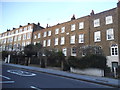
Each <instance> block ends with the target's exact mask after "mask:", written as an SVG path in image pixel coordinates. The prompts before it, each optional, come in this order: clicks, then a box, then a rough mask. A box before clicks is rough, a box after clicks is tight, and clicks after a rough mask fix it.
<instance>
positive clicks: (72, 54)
mask: <svg viewBox="0 0 120 90" xmlns="http://www.w3.org/2000/svg"><path fill="white" fill-rule="evenodd" d="M73 49H75V50H76V47H72V48H71V56H76V55H77V54H76V53H73ZM76 51H77V50H76Z"/></svg>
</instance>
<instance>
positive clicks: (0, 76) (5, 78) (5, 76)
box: [0, 75, 11, 80]
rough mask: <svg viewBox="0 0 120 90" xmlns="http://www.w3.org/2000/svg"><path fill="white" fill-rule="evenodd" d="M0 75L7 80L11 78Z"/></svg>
mask: <svg viewBox="0 0 120 90" xmlns="http://www.w3.org/2000/svg"><path fill="white" fill-rule="evenodd" d="M0 77H3V78H5V79H8V80H10V79H11V78H9V77H6V76H3V75H0Z"/></svg>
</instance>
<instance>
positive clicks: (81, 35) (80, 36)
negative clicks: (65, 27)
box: [78, 34, 84, 43]
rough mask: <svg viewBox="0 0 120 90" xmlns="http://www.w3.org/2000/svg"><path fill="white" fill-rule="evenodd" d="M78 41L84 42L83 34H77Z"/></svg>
mask: <svg viewBox="0 0 120 90" xmlns="http://www.w3.org/2000/svg"><path fill="white" fill-rule="evenodd" d="M78 43H84V34H80V35H79V41H78Z"/></svg>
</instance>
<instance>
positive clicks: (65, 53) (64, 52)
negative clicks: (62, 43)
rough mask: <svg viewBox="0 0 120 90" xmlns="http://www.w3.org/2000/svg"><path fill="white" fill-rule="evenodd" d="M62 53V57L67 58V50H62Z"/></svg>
mask: <svg viewBox="0 0 120 90" xmlns="http://www.w3.org/2000/svg"><path fill="white" fill-rule="evenodd" d="M62 52H63V54H64V56H67V48H63V49H62Z"/></svg>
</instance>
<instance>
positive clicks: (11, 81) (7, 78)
mask: <svg viewBox="0 0 120 90" xmlns="http://www.w3.org/2000/svg"><path fill="white" fill-rule="evenodd" d="M0 77H3V78H5V79H8V80H11V78H9V77H6V76H3V75H0ZM14 82H15V81H0V83H14Z"/></svg>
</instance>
